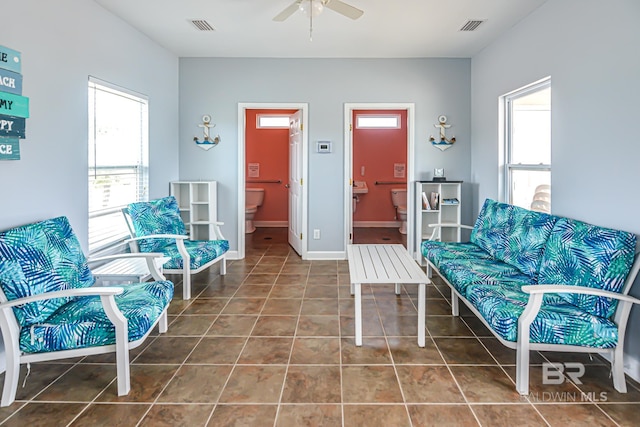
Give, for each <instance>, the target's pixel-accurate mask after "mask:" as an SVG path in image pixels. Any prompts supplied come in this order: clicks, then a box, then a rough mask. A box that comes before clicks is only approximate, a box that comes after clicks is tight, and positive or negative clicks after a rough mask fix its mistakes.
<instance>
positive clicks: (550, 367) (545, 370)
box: [542, 362, 584, 385]
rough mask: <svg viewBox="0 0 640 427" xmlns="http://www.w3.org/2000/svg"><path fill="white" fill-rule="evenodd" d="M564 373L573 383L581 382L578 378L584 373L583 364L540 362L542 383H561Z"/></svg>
mask: <svg viewBox="0 0 640 427" xmlns="http://www.w3.org/2000/svg"><path fill="white" fill-rule="evenodd" d="M565 375H566V376H567V377H569V379H570V380H571V381H573V382H574V383H575V384H578V385H580V384H582V381H580V378H581V377H582V376H583V375H584V365H583V364H582V363H580V362H565V363H548V362H546V363H543V364H542V384H562V383H563V382H564V380H565Z"/></svg>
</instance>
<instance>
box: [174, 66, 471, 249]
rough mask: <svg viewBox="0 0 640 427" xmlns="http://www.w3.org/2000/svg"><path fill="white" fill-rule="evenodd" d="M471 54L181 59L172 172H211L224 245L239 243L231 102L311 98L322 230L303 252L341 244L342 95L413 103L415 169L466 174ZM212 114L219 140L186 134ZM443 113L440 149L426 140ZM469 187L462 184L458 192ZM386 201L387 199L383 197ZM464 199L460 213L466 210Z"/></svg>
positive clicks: (346, 99) (234, 106) (314, 202)
mask: <svg viewBox="0 0 640 427" xmlns="http://www.w3.org/2000/svg"><path fill="white" fill-rule="evenodd" d="M469 85H470V60H469V59H368V60H367V59H250V58H244V59H242V58H241V59H233V58H181V59H180V178H181V179H185V180H187V179H214V180H217V181H218V199H219V207H218V218H219V219H220V221H223V222H224V223H225V225H224V227H223V233H224V235H225V237H227V238H229V240H230V245H231V250H237V247H238V242H237V241H236V240H237V227H238V212H237V204H238V199H237V197H238V191H239V189H238V147H237V144H238V143H239V141H238V131H237V129H238V117H237V116H238V103H244V102H246V103H249V102H264V103H267V102H281V103H284V102H289V103H291V102H305V103H309V122H308V129H309V166H308V170H309V183H308V185H309V187H308V194H309V201H308V202H309V204H308V209H309V221H308V230H304V231H303V232H304V233H305V234H306V235H307V236H309V235H310V230H313V229H320V230H321V236H322V239H320V240H309V246H308V249H309V251H310V252H313V251H318V252H338V251H344V250H345V247H344V244H345V236H344V227H345V226H344V207H343V204H344V195H343V191H344V188H345V179H346V178H345V176H344V172H343V167H344V141H343V138H344V137H343V135H344V121H343V114H344V104H345V103H356V102H402V103H415V112H416V126H415V129H416V133H415V141H416V142H415V145H416V150H415V155H416V174H415V175H416V176H414V177H410V179H430V178H431V177H432V173H433V168H434V167H444V168H445V170H446V171H447V177H448V178H449V179H459V180H460V179H461V180H464V181H468V179H469V170H470V161H471V160H470V157H469V156H470V141H469V124H470V116H469V105H470V100H469V94H470V90H471V89H470V86H469ZM203 114H211V116H212V121H213V123H216V125H217V126H216V128H215V133H216V134H218V133H219V134H220V136H221V138H222V142H220V144H219V145H218V146H216V147H215V148H212V149H211V150H209V151H206V152H205V151H203V150H201V149H200V148H198V147H196V145H195V144H194V143H193V137H194V136H198V137H199V138H202V130H201V129H200V128H198V127H197V125H198V124H199V123H200V121H201V117H202V115H203ZM440 114H446V115H447V117H448V119H449V122H450V123H451V124H452V128H451V129H450V132H451V134H455V135H456V138H457V142H456V144H455V145H454V146H453V147H452V148H450V149H449V150H447V151H445V152H441V151H440V150H438V149H436V148H434V147H432V146H431V144H430V143H429V141H428V138H429V135H431V134H436V133H437V129H435V128H434V126H433V125H434V124H435V123H437V118H438V116H439V115H440ZM318 140H328V141H333V152H332V153H331V154H317V153H315V152H314V147H315V144H316V141H318ZM466 192H467V190H466V187H465V189H464V190H463V198H464V197H465V195H466V194H465V193H466ZM389 203H391V199H389ZM470 212H471V210H470V207H468V209H467V210H466V211H465V212H464V213H463V214H464V216H463V219H466V220H470V219H471V218H470Z"/></svg>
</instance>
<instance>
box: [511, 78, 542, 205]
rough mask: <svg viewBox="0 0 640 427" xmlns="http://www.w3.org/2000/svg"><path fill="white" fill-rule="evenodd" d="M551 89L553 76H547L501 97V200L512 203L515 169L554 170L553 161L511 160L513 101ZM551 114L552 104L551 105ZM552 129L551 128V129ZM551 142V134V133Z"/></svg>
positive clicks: (532, 170)
mask: <svg viewBox="0 0 640 427" xmlns="http://www.w3.org/2000/svg"><path fill="white" fill-rule="evenodd" d="M545 89H549V90H550V89H551V77H545V78H543V79H541V80H538V81H536V82H534V83H531V84H529V85H527V86H524V87H522V88H520V89H517V90H515V91H512V92H509V93H507V94H505V95H503V96H501V97H500V109H499V110H500V121H501V122H502V126H500V128H501V135H500V139H501V140H502V143H501V144H500V146H501V153H500V165H501V166H502V167H501V168H500V169H501V170H502V175H503V176H502V179H500V183H501V186H502V189H499V195H500V199H501V201H503V202H505V203H509V204H512V202H513V195H512V192H511V189H512V186H513V179H512V176H513V173H512V172H514V171H531V172H549V174H551V171H552V163H551V159H550V163H513V162H512V161H511V159H512V154H513V108H512V106H513V102H514V101H515V100H517V99H519V98H523V97H525V96H528V95H531V94H533V93H536V92H539V91H542V90H545ZM549 108H550V109H549V114H551V106H550V107H549ZM550 131H551V130H550ZM549 138H550V142H549V143H550V144H551V143H552V141H551V135H549Z"/></svg>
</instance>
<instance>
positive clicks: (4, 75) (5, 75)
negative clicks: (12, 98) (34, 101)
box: [0, 68, 22, 95]
mask: <svg viewBox="0 0 640 427" xmlns="http://www.w3.org/2000/svg"><path fill="white" fill-rule="evenodd" d="M0 91H2V92H9V93H15V94H16V95H22V74H18V73H14V72H13V71H9V70H3V69H2V68H0Z"/></svg>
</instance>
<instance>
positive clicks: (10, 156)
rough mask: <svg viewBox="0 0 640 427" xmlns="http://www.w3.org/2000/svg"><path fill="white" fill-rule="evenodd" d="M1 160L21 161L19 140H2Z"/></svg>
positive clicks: (0, 144)
mask: <svg viewBox="0 0 640 427" xmlns="http://www.w3.org/2000/svg"><path fill="white" fill-rule="evenodd" d="M0 159H2V160H20V143H19V140H18V138H0Z"/></svg>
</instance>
